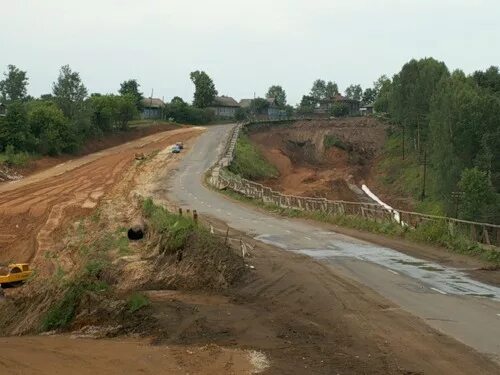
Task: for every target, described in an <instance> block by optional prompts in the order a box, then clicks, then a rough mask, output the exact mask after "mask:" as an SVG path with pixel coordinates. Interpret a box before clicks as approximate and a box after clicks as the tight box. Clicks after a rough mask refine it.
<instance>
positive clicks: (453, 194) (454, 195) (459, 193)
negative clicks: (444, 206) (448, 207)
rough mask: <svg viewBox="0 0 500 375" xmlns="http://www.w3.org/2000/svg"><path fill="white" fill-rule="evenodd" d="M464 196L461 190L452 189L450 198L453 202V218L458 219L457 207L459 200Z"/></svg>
mask: <svg viewBox="0 0 500 375" xmlns="http://www.w3.org/2000/svg"><path fill="white" fill-rule="evenodd" d="M463 197H464V192H463V191H452V192H451V198H452V199H453V202H454V203H455V218H457V219H458V207H459V206H460V201H461V200H462V198H463Z"/></svg>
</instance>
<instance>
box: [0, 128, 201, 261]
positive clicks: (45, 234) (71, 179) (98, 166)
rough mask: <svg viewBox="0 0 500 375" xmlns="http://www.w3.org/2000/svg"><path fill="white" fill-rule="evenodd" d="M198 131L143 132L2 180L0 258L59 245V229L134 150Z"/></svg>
mask: <svg viewBox="0 0 500 375" xmlns="http://www.w3.org/2000/svg"><path fill="white" fill-rule="evenodd" d="M199 133H200V130H199V129H196V128H182V129H177V130H172V131H167V132H162V133H157V134H154V135H150V136H147V137H145V138H141V139H138V140H135V141H132V142H128V143H125V144H123V145H120V146H117V147H113V148H110V149H107V150H104V151H101V152H98V153H95V154H90V155H88V156H85V157H82V158H79V159H74V160H71V161H68V162H66V163H63V164H60V165H58V166H56V167H53V168H50V169H47V170H45V171H43V172H40V173H37V174H34V175H31V176H29V177H27V178H25V179H23V180H20V181H16V182H10V183H4V184H1V185H0V194H1V196H0V227H1V228H2V233H0V263H7V262H12V261H13V262H32V263H35V264H36V259H35V256H36V255H38V256H42V255H43V253H44V252H45V251H46V250H49V249H50V250H57V249H54V248H53V247H54V246H55V238H56V237H57V234H58V233H57V231H58V229H59V228H61V227H63V226H64V224H65V223H67V222H68V221H69V220H71V219H74V218H76V217H79V216H82V215H86V214H89V213H90V212H92V210H93V209H94V208H95V207H96V206H97V204H98V202H99V200H100V199H101V198H102V197H103V195H104V194H106V192H107V191H109V190H110V188H111V187H112V186H114V184H116V183H117V182H118V181H119V180H120V178H121V177H122V174H123V173H124V171H126V170H127V168H128V166H129V165H130V164H131V163H132V162H133V161H134V156H135V153H146V154H147V153H149V152H152V151H155V150H160V149H163V148H165V147H167V146H168V145H170V144H173V143H175V142H177V141H185V140H186V139H189V138H191V137H193V136H195V135H196V134H199Z"/></svg>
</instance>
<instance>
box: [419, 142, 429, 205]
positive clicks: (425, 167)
mask: <svg viewBox="0 0 500 375" xmlns="http://www.w3.org/2000/svg"><path fill="white" fill-rule="evenodd" d="M422 165H423V166H424V176H423V182H422V194H421V195H420V200H421V201H423V200H424V198H425V179H426V175H427V148H426V149H424V160H423V161H422Z"/></svg>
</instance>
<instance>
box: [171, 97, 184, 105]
mask: <svg viewBox="0 0 500 375" xmlns="http://www.w3.org/2000/svg"><path fill="white" fill-rule="evenodd" d="M170 104H173V105H187V103H186V102H185V101H184V99H182V98H181V97H180V96H174V97H173V98H172V100H171V101H170Z"/></svg>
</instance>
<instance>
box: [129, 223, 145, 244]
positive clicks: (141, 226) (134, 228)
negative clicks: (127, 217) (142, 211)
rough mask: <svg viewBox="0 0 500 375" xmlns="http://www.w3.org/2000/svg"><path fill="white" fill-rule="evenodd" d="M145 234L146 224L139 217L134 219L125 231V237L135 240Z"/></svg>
mask: <svg viewBox="0 0 500 375" xmlns="http://www.w3.org/2000/svg"><path fill="white" fill-rule="evenodd" d="M145 234H146V224H145V223H144V220H142V219H141V218H139V219H136V220H134V221H133V222H132V225H131V226H130V229H129V230H128V232H127V237H128V239H129V240H131V241H137V240H141V239H143V238H144V235H145Z"/></svg>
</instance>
